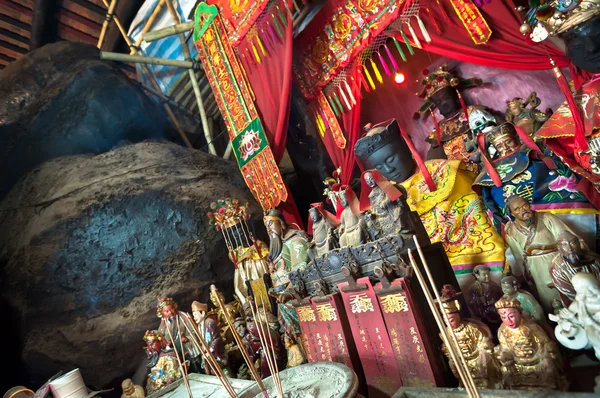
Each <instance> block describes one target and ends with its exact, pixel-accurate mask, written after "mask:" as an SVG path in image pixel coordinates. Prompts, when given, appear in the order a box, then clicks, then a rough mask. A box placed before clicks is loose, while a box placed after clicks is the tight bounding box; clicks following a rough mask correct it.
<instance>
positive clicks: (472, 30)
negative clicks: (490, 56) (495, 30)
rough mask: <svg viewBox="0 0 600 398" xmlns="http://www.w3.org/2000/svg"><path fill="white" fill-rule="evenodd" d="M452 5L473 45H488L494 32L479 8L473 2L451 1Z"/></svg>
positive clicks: (464, 0)
mask: <svg viewBox="0 0 600 398" xmlns="http://www.w3.org/2000/svg"><path fill="white" fill-rule="evenodd" d="M450 3H451V4H452V7H453V8H454V11H455V12H456V15H458V17H459V18H460V20H461V21H462V23H463V25H464V26H465V29H466V30H467V32H468V33H469V36H471V39H473V43H475V44H477V45H479V44H486V43H487V42H488V40H490V37H491V36H492V30H491V29H490V27H489V25H488V23H487V21H486V20H485V18H483V15H481V12H480V11H479V8H477V6H476V5H475V4H473V2H472V1H471V0H450Z"/></svg>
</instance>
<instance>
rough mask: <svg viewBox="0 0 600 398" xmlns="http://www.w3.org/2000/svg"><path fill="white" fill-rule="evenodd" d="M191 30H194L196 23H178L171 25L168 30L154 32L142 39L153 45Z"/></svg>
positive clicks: (146, 34) (144, 35)
mask: <svg viewBox="0 0 600 398" xmlns="http://www.w3.org/2000/svg"><path fill="white" fill-rule="evenodd" d="M191 29H194V21H189V22H183V23H178V24H176V25H171V26H168V27H166V28H162V29H158V30H153V31H152V32H148V33H145V34H143V35H142V39H143V40H144V41H145V42H146V43H151V42H153V41H156V40H160V39H164V38H165V37H169V36H173V35H176V34H179V33H185V32H187V31H189V30H191Z"/></svg>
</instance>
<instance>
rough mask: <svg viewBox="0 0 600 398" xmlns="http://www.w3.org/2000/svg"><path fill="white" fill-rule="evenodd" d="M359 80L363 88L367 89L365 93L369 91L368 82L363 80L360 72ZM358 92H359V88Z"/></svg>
mask: <svg viewBox="0 0 600 398" xmlns="http://www.w3.org/2000/svg"><path fill="white" fill-rule="evenodd" d="M363 68H364V66H363ZM360 81H361V82H362V85H363V87H364V88H365V90H366V91H367V93H370V92H371V89H370V88H369V84H368V83H367V81H366V80H365V77H364V76H363V74H362V73H361V74H360ZM359 92H360V90H359Z"/></svg>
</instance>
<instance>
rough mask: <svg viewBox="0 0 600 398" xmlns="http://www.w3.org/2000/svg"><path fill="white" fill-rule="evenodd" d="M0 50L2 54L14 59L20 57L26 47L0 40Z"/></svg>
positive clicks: (25, 50)
mask: <svg viewBox="0 0 600 398" xmlns="http://www.w3.org/2000/svg"><path fill="white" fill-rule="evenodd" d="M0 52H3V53H4V54H6V55H8V56H9V57H12V58H14V59H18V58H21V57H22V56H23V54H25V53H26V52H27V49H25V48H22V47H18V46H15V45H13V44H10V43H9V42H6V41H4V40H0Z"/></svg>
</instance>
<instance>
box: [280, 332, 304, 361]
mask: <svg viewBox="0 0 600 398" xmlns="http://www.w3.org/2000/svg"><path fill="white" fill-rule="evenodd" d="M283 338H284V340H285V348H286V349H287V367H288V368H293V367H294V366H299V365H302V364H303V363H306V358H305V357H304V354H303V353H302V350H301V349H300V346H299V345H298V343H296V342H295V341H294V339H293V338H292V337H290V335H289V334H288V333H286V334H285V335H284V337H283Z"/></svg>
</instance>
